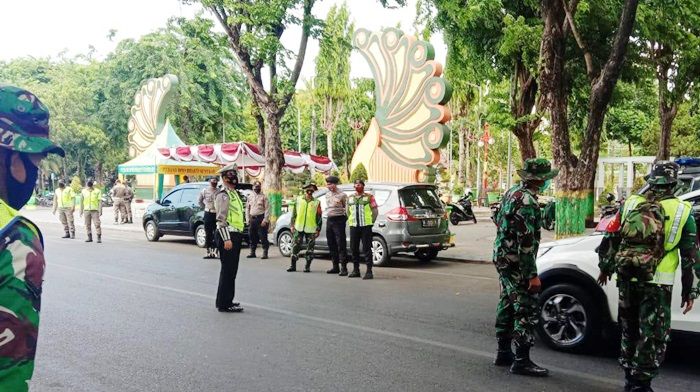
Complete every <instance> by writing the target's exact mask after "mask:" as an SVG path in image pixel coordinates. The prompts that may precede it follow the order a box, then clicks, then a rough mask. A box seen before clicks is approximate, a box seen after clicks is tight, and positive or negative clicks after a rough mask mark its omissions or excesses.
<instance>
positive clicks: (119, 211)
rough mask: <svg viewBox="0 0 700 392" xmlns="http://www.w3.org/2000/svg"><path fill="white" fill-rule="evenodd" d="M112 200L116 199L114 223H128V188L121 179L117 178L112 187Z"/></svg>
mask: <svg viewBox="0 0 700 392" xmlns="http://www.w3.org/2000/svg"><path fill="white" fill-rule="evenodd" d="M111 194H112V200H113V201H114V223H126V222H127V219H126V206H125V205H124V198H125V197H126V188H125V187H124V184H122V182H121V181H119V180H117V181H116V182H115V183H114V187H112V191H111Z"/></svg>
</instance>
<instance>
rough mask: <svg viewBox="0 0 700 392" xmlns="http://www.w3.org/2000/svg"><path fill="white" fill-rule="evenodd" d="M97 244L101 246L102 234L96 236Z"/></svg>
mask: <svg viewBox="0 0 700 392" xmlns="http://www.w3.org/2000/svg"><path fill="white" fill-rule="evenodd" d="M97 243H98V244H101V243H102V234H98V235H97Z"/></svg>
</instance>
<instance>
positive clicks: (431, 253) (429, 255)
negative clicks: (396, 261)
mask: <svg viewBox="0 0 700 392" xmlns="http://www.w3.org/2000/svg"><path fill="white" fill-rule="evenodd" d="M415 255H416V257H417V258H418V260H419V261H420V262H421V263H429V262H431V261H433V259H435V258H436V257H437V255H438V250H437V249H421V250H418V251H416V253H415Z"/></svg>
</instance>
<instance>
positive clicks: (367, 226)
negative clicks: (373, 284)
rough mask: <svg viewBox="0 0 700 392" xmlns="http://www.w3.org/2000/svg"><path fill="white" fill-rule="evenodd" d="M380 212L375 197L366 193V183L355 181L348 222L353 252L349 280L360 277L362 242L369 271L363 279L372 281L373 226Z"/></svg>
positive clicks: (349, 202)
mask: <svg viewBox="0 0 700 392" xmlns="http://www.w3.org/2000/svg"><path fill="white" fill-rule="evenodd" d="M377 215H379V210H378V208H377V202H376V201H375V200H374V196H373V195H371V194H369V193H365V182H364V181H363V180H355V193H353V194H352V195H351V196H350V197H349V198H348V222H349V224H350V250H351V252H352V265H353V268H352V272H351V273H350V275H348V278H359V277H360V260H361V259H360V241H362V253H363V254H364V256H365V264H366V265H367V271H366V272H365V276H364V277H362V279H365V280H366V279H372V278H374V275H373V274H372V265H373V261H372V226H373V225H374V222H375V221H376V220H377Z"/></svg>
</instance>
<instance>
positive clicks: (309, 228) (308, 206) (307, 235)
mask: <svg viewBox="0 0 700 392" xmlns="http://www.w3.org/2000/svg"><path fill="white" fill-rule="evenodd" d="M317 190H318V187H317V186H316V185H314V184H307V185H305V186H304V195H303V196H299V197H297V199H296V201H295V202H294V205H293V206H292V220H291V222H292V225H291V229H292V236H293V238H292V242H293V245H292V263H291V265H290V266H289V268H287V272H294V271H296V270H297V260H299V252H300V251H301V245H302V243H303V242H304V241H305V240H306V252H304V258H306V266H305V267H304V272H311V262H312V261H313V259H314V248H315V247H316V238H318V235H319V234H320V233H321V225H322V220H321V202H320V201H319V200H318V199H316V198H314V192H316V191H317Z"/></svg>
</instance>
